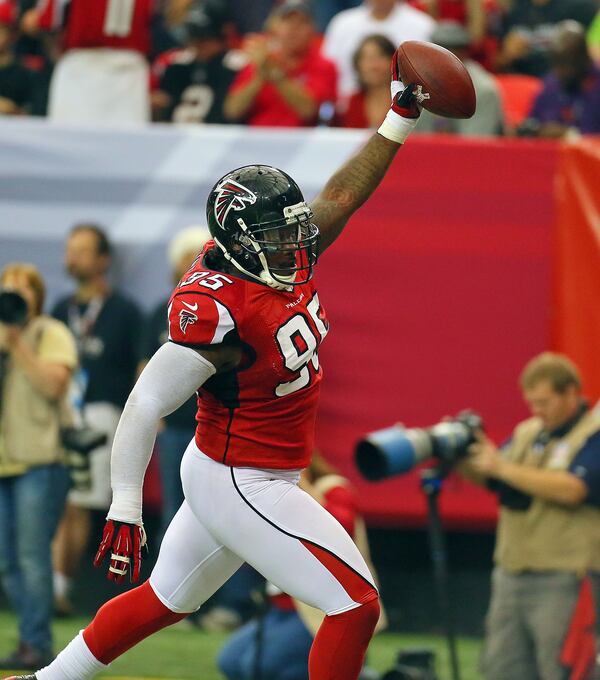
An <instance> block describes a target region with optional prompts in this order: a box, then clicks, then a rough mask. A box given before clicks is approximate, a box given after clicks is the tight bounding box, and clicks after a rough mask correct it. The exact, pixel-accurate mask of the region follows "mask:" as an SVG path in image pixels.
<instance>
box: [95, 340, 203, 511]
mask: <svg viewBox="0 0 600 680" xmlns="http://www.w3.org/2000/svg"><path fill="white" fill-rule="evenodd" d="M215 373H216V368H215V367H214V366H213V365H212V364H211V363H210V361H208V360H207V359H205V358H204V357H203V356H201V355H200V354H198V352H196V351H195V350H193V349H191V348H189V347H184V346H182V345H177V344H174V343H172V342H168V343H166V344H164V345H163V346H162V347H161V348H160V349H159V350H158V351H157V352H156V354H155V355H154V356H153V357H152V358H151V359H150V361H149V362H148V364H147V365H146V367H145V368H144V370H143V371H142V373H141V375H140V377H139V378H138V381H137V382H136V384H135V386H134V388H133V390H132V391H131V394H130V395H129V399H128V400H127V403H126V404H125V408H124V409H123V414H122V415H121V419H120V421H119V425H118V427H117V431H116V434H115V438H114V442H113V447H112V454H111V486H112V490H113V501H112V504H111V506H110V509H109V511H108V516H107V518H110V519H114V520H118V521H120V522H129V523H131V524H141V522H142V486H143V482H144V474H145V472H146V468H147V467H148V463H149V462H150V457H151V455H152V449H153V447H154V439H155V438H156V431H157V429H158V423H159V421H160V419H161V418H164V417H165V416H167V415H169V414H170V413H172V412H173V411H175V409H177V408H179V407H180V406H181V405H182V404H183V403H184V402H186V401H187V400H188V399H189V398H190V397H191V396H192V395H193V394H194V392H195V391H196V390H197V389H198V388H199V387H201V386H202V385H203V384H204V383H205V382H206V381H207V380H208V379H209V378H210V377H211V376H212V375H214V374H215Z"/></svg>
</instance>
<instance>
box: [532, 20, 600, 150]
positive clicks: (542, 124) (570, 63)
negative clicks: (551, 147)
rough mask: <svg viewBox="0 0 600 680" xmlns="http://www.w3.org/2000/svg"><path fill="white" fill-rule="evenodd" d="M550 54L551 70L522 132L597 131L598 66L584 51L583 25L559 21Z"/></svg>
mask: <svg viewBox="0 0 600 680" xmlns="http://www.w3.org/2000/svg"><path fill="white" fill-rule="evenodd" d="M550 54H551V60H552V72H551V73H550V74H549V75H548V76H547V77H546V78H545V80H544V87H543V89H542V91H541V92H540V94H539V95H538V96H537V98H536V100H535V102H534V104H533V108H532V110H531V113H530V114H529V120H528V121H526V122H525V124H524V129H523V130H522V131H524V132H527V133H529V134H534V135H538V136H540V137H563V136H564V135H565V134H568V133H569V132H572V131H578V132H580V133H583V134H594V133H596V134H597V133H600V68H599V67H598V66H596V65H594V64H593V62H592V60H591V58H590V56H589V54H588V48H587V43H586V35H585V29H584V28H583V26H582V25H581V24H578V23H577V22H576V21H571V20H568V21H563V22H561V23H560V24H559V25H558V26H557V31H556V35H555V37H554V40H553V41H552V46H551V50H550Z"/></svg>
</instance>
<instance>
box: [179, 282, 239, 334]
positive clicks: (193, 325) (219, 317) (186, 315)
mask: <svg viewBox="0 0 600 680" xmlns="http://www.w3.org/2000/svg"><path fill="white" fill-rule="evenodd" d="M168 318H169V340H171V341H172V342H178V343H181V344H183V345H191V346H201V347H207V346H209V345H218V344H220V343H222V342H226V341H227V339H228V338H229V337H230V335H229V334H230V333H235V332H236V326H235V321H234V319H233V317H232V316H231V314H230V312H229V310H228V309H227V307H226V306H225V305H223V304H222V303H221V302H219V301H218V300H216V299H215V298H213V297H212V296H211V295H208V294H203V293H191V294H190V293H181V292H180V293H178V294H176V295H174V296H173V298H172V299H171V303H170V305H169V309H168Z"/></svg>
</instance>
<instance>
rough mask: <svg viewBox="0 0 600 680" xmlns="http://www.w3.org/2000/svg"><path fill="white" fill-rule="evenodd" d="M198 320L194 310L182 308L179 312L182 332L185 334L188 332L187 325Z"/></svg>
mask: <svg viewBox="0 0 600 680" xmlns="http://www.w3.org/2000/svg"><path fill="white" fill-rule="evenodd" d="M184 304H185V303H184ZM196 321H198V317H197V316H196V315H195V314H194V312H190V311H189V310H188V309H182V310H181V311H180V312H179V328H181V332H182V333H183V334H184V335H185V334H186V331H187V327H188V326H191V325H192V324H193V323H196Z"/></svg>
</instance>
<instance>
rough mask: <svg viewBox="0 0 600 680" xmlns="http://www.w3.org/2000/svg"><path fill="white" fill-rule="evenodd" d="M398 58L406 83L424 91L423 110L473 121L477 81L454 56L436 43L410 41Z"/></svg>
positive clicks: (400, 73)
mask: <svg viewBox="0 0 600 680" xmlns="http://www.w3.org/2000/svg"><path fill="white" fill-rule="evenodd" d="M397 55H398V57H397V58H398V73H399V75H400V78H401V80H402V82H403V83H404V84H405V85H408V84H409V83H414V84H415V85H420V86H421V87H422V94H423V99H422V100H421V101H419V103H420V104H421V106H422V107H423V108H425V109H427V110H428V111H431V113H437V114H438V115H440V116H445V117H446V118H471V116H472V115H473V114H474V113H475V106H476V98H475V88H474V87H473V81H472V80H471V76H470V75H469V72H468V71H467V69H466V68H465V67H464V65H463V63H462V61H461V60H460V59H459V58H458V57H457V56H455V55H454V54H452V52H450V51H449V50H447V49H445V48H444V47H440V46H439V45H434V44H433V43H428V42H421V41H420V40H406V41H405V42H403V43H402V44H401V45H400V47H399V48H398V51H397Z"/></svg>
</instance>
